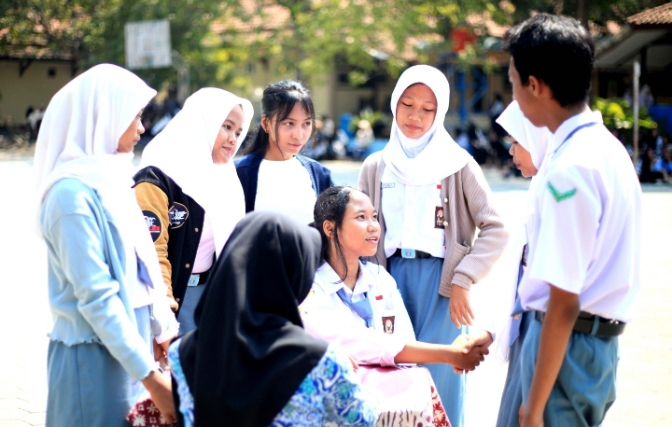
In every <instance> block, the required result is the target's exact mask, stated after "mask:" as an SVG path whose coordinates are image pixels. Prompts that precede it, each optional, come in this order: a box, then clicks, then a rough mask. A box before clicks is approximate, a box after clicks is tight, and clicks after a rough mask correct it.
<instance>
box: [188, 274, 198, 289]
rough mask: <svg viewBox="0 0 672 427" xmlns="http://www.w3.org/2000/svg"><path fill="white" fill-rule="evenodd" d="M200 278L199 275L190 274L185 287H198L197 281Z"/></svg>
mask: <svg viewBox="0 0 672 427" xmlns="http://www.w3.org/2000/svg"><path fill="white" fill-rule="evenodd" d="M200 277H201V275H200V274H192V275H191V276H189V281H188V282H187V286H191V287H193V286H198V280H199V278H200Z"/></svg>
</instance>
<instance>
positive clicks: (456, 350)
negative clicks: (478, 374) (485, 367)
mask: <svg viewBox="0 0 672 427" xmlns="http://www.w3.org/2000/svg"><path fill="white" fill-rule="evenodd" d="M471 345H472V344H471V343H470V342H465V341H464V338H460V337H458V338H457V339H456V340H455V341H454V342H453V344H450V345H441V344H431V343H425V342H420V341H413V342H409V343H408V344H406V345H405V346H404V348H403V349H402V350H401V351H400V352H399V354H397V355H396V356H395V358H394V361H395V362H396V363H446V364H449V365H453V366H454V367H455V368H456V369H457V370H460V371H473V370H474V369H475V368H476V366H478V365H479V363H481V362H482V361H483V359H484V356H485V355H486V354H488V352H487V349H484V350H483V351H479V350H478V349H473V350H471ZM469 350H471V351H469ZM465 351H467V352H466V353H465Z"/></svg>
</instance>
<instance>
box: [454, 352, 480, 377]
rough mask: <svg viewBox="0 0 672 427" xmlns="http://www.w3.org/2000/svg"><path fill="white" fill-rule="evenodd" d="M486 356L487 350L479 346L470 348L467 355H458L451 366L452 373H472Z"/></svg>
mask: <svg viewBox="0 0 672 427" xmlns="http://www.w3.org/2000/svg"><path fill="white" fill-rule="evenodd" d="M486 354H488V349H487V348H486V349H483V347H480V346H477V347H474V348H472V349H471V351H469V352H467V353H464V352H462V353H460V355H459V356H458V358H457V360H456V361H455V364H454V365H453V372H455V373H457V374H463V373H466V372H467V371H473V370H474V369H476V367H477V366H478V365H479V364H480V363H481V362H482V361H483V360H484V359H485V355H486Z"/></svg>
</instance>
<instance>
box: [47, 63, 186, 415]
mask: <svg viewBox="0 0 672 427" xmlns="http://www.w3.org/2000/svg"><path fill="white" fill-rule="evenodd" d="M155 94H156V91H154V90H153V89H151V88H150V87H148V86H147V85H146V84H145V83H144V82H143V81H142V80H140V79H139V78H138V77H137V76H136V75H134V74H133V73H131V72H129V71H127V70H124V69H123V68H120V67H117V66H114V65H109V64H103V65H98V66H96V67H93V68H91V69H90V70H88V71H86V72H85V73H83V74H82V75H80V76H79V77H77V78H75V79H74V80H72V81H71V82H70V83H68V84H67V85H65V86H64V87H63V88H62V89H61V90H60V91H59V92H58V93H56V95H54V97H53V98H52V100H51V102H50V104H49V107H48V108H47V111H46V113H45V116H44V119H43V122H42V127H41V129H40V133H39V135H38V139H37V147H36V150H35V170H36V171H37V186H38V191H37V194H38V200H37V202H38V204H39V206H40V216H39V225H40V230H41V234H42V236H43V237H44V240H45V242H46V244H47V248H48V263H49V265H48V271H49V276H48V286H49V303H50V307H51V311H52V315H53V318H54V326H53V329H52V331H51V333H50V334H49V337H50V343H49V352H48V386H49V395H48V400H47V425H49V426H54V427H58V426H68V427H70V426H82V427H84V426H86V427H90V426H101V427H102V426H119V427H121V426H124V425H128V424H127V422H126V420H125V416H126V414H127V413H128V412H129V410H130V409H131V407H132V406H133V405H134V404H135V402H136V400H137V399H138V397H139V396H140V394H141V392H142V388H141V387H140V382H142V384H143V385H144V386H145V387H146V388H147V390H148V391H149V392H150V394H151V396H152V399H153V400H154V403H155V404H156V405H157V406H158V408H159V410H160V411H161V413H162V415H163V416H164V417H165V418H166V419H167V420H173V419H175V409H174V407H173V403H172V398H171V386H170V380H169V379H167V378H166V377H164V376H163V375H161V374H160V373H158V372H157V371H156V370H155V362H154V358H153V357H152V341H154V345H155V348H156V347H157V346H158V345H161V347H162V350H163V351H164V352H165V350H167V346H168V344H169V343H170V339H171V338H173V337H174V336H176V334H177V322H176V321H175V317H174V315H173V314H172V313H171V311H170V309H169V306H168V303H167V300H166V298H165V297H164V295H165V288H164V285H163V281H162V280H161V272H160V269H159V264H158V259H157V257H156V252H155V251H154V248H153V247H152V242H151V240H150V239H149V237H148V236H147V233H146V231H145V227H144V221H143V218H142V214H141V212H140V209H139V208H138V205H137V203H136V201H135V198H134V195H133V190H132V189H131V185H132V184H133V181H132V179H131V177H132V171H133V165H132V159H133V153H132V152H133V146H134V145H135V144H136V143H137V141H138V140H139V139H140V134H142V133H143V132H144V128H143V127H142V123H141V121H140V115H141V113H142V109H143V108H144V106H145V105H146V104H147V103H148V102H149V101H150V100H151V99H152V97H154V95H155ZM152 336H153V338H152ZM160 352H161V351H160Z"/></svg>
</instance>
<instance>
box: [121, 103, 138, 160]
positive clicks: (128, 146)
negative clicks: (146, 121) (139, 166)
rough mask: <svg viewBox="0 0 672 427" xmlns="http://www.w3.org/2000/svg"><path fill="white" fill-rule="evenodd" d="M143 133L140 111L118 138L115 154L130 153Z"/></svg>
mask: <svg viewBox="0 0 672 427" xmlns="http://www.w3.org/2000/svg"><path fill="white" fill-rule="evenodd" d="M143 133H145V127H144V126H142V110H140V112H139V113H138V115H137V116H135V117H134V118H133V121H132V122H131V124H130V126H129V127H128V129H126V131H125V132H124V133H123V134H122V135H121V138H119V145H118V146H117V153H130V152H131V151H133V147H135V145H136V144H137V143H138V141H140V135H142V134H143Z"/></svg>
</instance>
